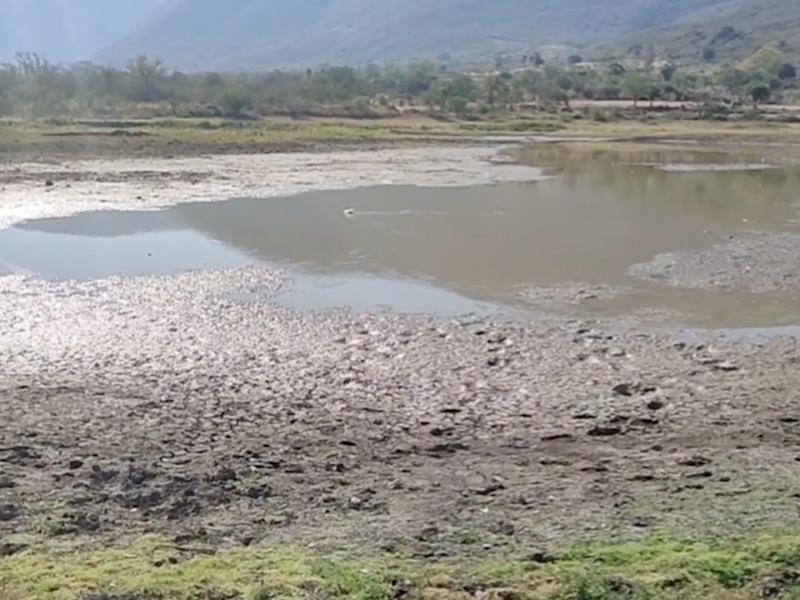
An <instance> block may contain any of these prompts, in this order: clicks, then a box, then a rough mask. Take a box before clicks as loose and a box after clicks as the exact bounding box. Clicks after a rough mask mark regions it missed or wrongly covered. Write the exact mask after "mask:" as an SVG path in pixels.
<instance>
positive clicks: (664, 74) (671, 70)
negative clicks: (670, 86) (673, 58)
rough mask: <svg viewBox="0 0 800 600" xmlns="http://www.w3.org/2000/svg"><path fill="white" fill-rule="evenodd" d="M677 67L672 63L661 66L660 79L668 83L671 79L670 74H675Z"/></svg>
mask: <svg viewBox="0 0 800 600" xmlns="http://www.w3.org/2000/svg"><path fill="white" fill-rule="evenodd" d="M676 70H677V68H676V67H675V65H673V64H672V63H667V64H666V65H664V66H663V67H661V71H660V72H661V79H663V80H664V81H665V82H667V83H669V82H670V80H671V79H672V76H673V75H675V71H676Z"/></svg>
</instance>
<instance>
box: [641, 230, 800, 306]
mask: <svg viewBox="0 0 800 600" xmlns="http://www.w3.org/2000/svg"><path fill="white" fill-rule="evenodd" d="M799 256H800V235H798V234H796V233H787V232H783V233H778V232H769V231H749V232H741V233H737V234H733V235H729V236H728V237H727V239H726V240H725V241H724V242H721V243H718V244H715V245H714V246H712V247H711V248H709V249H707V250H700V251H695V252H669V253H665V254H660V255H658V256H656V257H654V258H653V260H652V261H650V262H647V263H640V264H637V265H633V266H632V267H631V268H630V269H629V272H630V274H631V275H634V276H636V277H640V278H642V279H647V280H650V281H658V282H661V283H668V284H669V285H673V286H678V287H684V288H695V289H725V290H747V291H751V292H755V293H765V292H775V291H794V292H797V291H800V270H799V269H798V266H800V262H798V257H799Z"/></svg>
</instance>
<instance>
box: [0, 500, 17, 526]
mask: <svg viewBox="0 0 800 600" xmlns="http://www.w3.org/2000/svg"><path fill="white" fill-rule="evenodd" d="M18 516H19V508H18V507H17V506H16V505H15V504H11V503H7V504H0V522H8V521H13V520H14V519H16V518H17V517H18Z"/></svg>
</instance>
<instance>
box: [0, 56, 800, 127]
mask: <svg viewBox="0 0 800 600" xmlns="http://www.w3.org/2000/svg"><path fill="white" fill-rule="evenodd" d="M580 58H581V57H578V56H573V57H570V59H569V60H568V61H567V62H566V64H561V63H558V62H554V61H550V62H548V61H545V60H543V59H541V57H539V56H538V54H537V55H536V59H535V60H528V57H526V60H525V61H523V62H522V63H521V64H518V65H516V66H505V67H504V65H502V64H495V65H494V68H493V69H484V70H482V71H478V72H464V71H461V72H453V71H451V70H450V69H448V68H447V67H446V66H445V65H443V64H436V63H434V62H418V63H413V64H409V65H387V66H378V65H367V66H364V67H346V66H342V67H337V66H326V67H321V68H318V69H307V70H305V71H301V70H289V71H285V70H274V71H269V72H264V73H213V72H212V73H197V74H195V73H191V74H189V73H183V72H180V71H172V70H168V69H167V68H165V66H164V65H163V64H162V63H161V62H160V61H158V60H153V59H150V58H148V57H146V56H138V57H136V58H134V59H132V60H130V61H129V62H128V64H127V65H126V66H125V67H124V68H114V67H110V66H100V65H94V64H89V63H80V64H74V65H68V66H62V65H56V64H53V63H51V62H49V61H47V60H46V59H45V58H43V57H42V56H40V55H37V54H33V53H19V54H17V56H16V59H15V60H14V61H13V62H10V63H6V64H3V65H2V66H0V116H7V117H52V116H64V117H102V116H117V117H119V116H130V115H136V114H140V113H141V114H161V115H173V116H181V115H185V116H200V115H202V116H227V117H234V118H246V117H252V116H257V115H264V116H267V115H291V116H299V115H310V114H325V113H326V111H327V113H330V111H331V110H333V109H337V110H338V111H339V113H337V114H343V115H345V116H346V115H350V116H356V117H370V116H373V117H377V116H382V115H385V114H387V113H392V112H397V111H399V110H402V109H403V108H407V107H411V108H414V107H416V108H419V109H425V110H429V111H440V112H448V113H454V114H457V115H460V116H469V115H478V114H480V113H488V112H491V111H496V110H503V109H516V108H519V107H527V108H531V109H540V110H548V109H555V108H559V107H561V108H562V109H570V102H572V101H573V100H579V99H581V100H622V99H627V100H630V101H631V103H632V105H633V106H634V107H637V106H642V104H643V103H650V104H652V103H654V102H655V101H656V100H660V99H664V100H676V101H681V102H684V101H686V102H688V101H694V102H700V103H709V102H718V103H722V102H724V103H728V104H741V103H754V104H760V103H765V102H769V101H780V100H781V99H782V98H783V96H784V95H786V94H787V92H790V91H792V90H794V89H795V81H796V77H797V73H796V70H795V68H794V66H793V65H791V64H789V63H787V62H785V61H783V60H782V58H781V56H780V55H779V54H776V53H775V52H773V51H772V50H771V49H769V48H767V49H762V50H760V51H759V52H757V53H756V54H754V55H753V56H752V57H750V59H748V60H747V61H744V62H743V63H740V64H739V65H728V66H721V67H717V68H715V69H714V70H713V71H707V72H706V71H691V70H683V69H679V68H677V67H676V66H675V65H673V64H671V63H656V61H655V60H650V61H645V63H644V64H641V63H639V64H635V65H633V66H631V65H629V64H624V63H623V62H612V63H610V64H605V65H602V66H598V65H594V64H590V63H584V62H582V60H579V59H580ZM148 111H149V112H148Z"/></svg>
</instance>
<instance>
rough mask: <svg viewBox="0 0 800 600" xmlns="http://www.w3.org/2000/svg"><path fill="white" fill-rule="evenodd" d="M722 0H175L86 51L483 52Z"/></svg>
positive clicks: (611, 31) (230, 62)
mask: <svg viewBox="0 0 800 600" xmlns="http://www.w3.org/2000/svg"><path fill="white" fill-rule="evenodd" d="M725 1H726V0H618V1H617V2H615V3H608V2H606V1H605V0H493V2H488V0H404V2H401V3H392V4H384V3H378V2H377V1H376V0H294V2H292V3H291V5H290V6H291V9H290V10H288V11H287V10H286V8H285V6H286V3H285V2H284V1H282V0H229V1H228V2H227V3H222V2H221V1H220V0H183V1H181V2H179V3H178V4H177V5H176V6H175V7H174V8H173V9H172V10H171V11H169V13H168V14H167V15H166V16H165V17H164V18H163V19H162V20H161V21H160V22H158V23H156V24H152V25H151V26H149V27H143V28H139V29H138V30H137V31H135V32H132V33H131V34H129V35H127V36H125V37H124V38H123V39H121V40H120V41H118V42H116V43H114V44H111V45H110V46H109V47H108V48H106V49H105V50H103V51H102V52H100V53H98V54H97V55H96V58H97V59H98V60H100V61H102V62H106V61H108V62H112V63H120V62H121V61H123V60H125V59H126V58H129V57H130V56H133V55H135V54H139V53H147V54H149V55H151V56H156V57H158V58H161V59H163V60H164V61H165V62H166V63H167V64H169V65H171V66H175V67H179V68H184V69H204V70H205V69H232V68H275V67H306V66H311V67H314V66H318V65H320V64H323V63H336V64H359V63H366V62H371V61H378V62H390V61H407V60H413V59H425V58H428V59H430V58H436V57H437V56H438V55H440V54H445V53H446V54H449V55H452V56H459V57H481V58H484V59H485V58H487V57H489V56H491V55H492V54H493V53H502V52H506V51H519V52H521V51H524V50H525V49H526V48H533V47H537V46H540V45H545V44H567V45H571V46H582V45H585V44H589V43H592V42H598V41H600V40H603V39H609V38H613V37H615V36H619V35H623V34H625V33H630V32H633V31H636V30H639V29H641V28H643V27H650V26H654V25H659V24H663V23H664V22H665V21H672V20H676V19H678V18H681V17H683V16H685V15H687V14H690V13H691V12H693V11H696V10H698V9H700V8H706V7H710V6H715V5H717V4H721V3H723V2H725Z"/></svg>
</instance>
